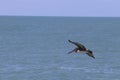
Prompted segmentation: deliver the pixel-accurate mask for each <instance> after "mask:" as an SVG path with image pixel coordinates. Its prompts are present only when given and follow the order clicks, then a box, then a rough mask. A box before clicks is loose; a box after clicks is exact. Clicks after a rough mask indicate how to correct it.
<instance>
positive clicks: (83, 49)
mask: <svg viewBox="0 0 120 80" xmlns="http://www.w3.org/2000/svg"><path fill="white" fill-rule="evenodd" d="M68 41H69V42H70V43H72V44H74V45H76V46H77V47H78V48H79V49H80V50H81V51H85V50H86V47H85V46H84V45H82V44H80V43H78V42H73V41H71V40H68Z"/></svg>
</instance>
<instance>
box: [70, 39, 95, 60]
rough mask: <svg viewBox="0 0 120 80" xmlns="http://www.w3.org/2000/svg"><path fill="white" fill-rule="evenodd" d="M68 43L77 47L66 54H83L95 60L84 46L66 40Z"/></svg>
mask: <svg viewBox="0 0 120 80" xmlns="http://www.w3.org/2000/svg"><path fill="white" fill-rule="evenodd" d="M68 41H69V42H70V43H72V44H74V45H76V46H77V48H75V49H74V50H72V51H70V52H68V54H70V53H72V52H75V53H78V52H85V53H86V54H87V55H88V56H90V57H92V58H94V59H95V57H94V55H93V52H92V51H91V50H89V49H87V48H86V47H85V46H84V45H82V44H80V43H78V42H73V41H71V40H68Z"/></svg>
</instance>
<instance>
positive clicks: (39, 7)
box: [0, 0, 120, 17]
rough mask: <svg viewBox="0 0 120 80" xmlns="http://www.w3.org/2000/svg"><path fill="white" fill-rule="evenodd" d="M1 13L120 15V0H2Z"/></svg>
mask: <svg viewBox="0 0 120 80" xmlns="http://www.w3.org/2000/svg"><path fill="white" fill-rule="evenodd" d="M0 15H15V16H16V15H18V16H80V17H94V16H95V17H120V0H0Z"/></svg>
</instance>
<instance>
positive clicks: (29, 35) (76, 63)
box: [0, 16, 120, 80]
mask: <svg viewBox="0 0 120 80" xmlns="http://www.w3.org/2000/svg"><path fill="white" fill-rule="evenodd" d="M68 39H70V40H73V41H77V42H81V43H82V44H84V45H85V46H86V47H87V48H89V49H91V50H92V51H93V52H94V56H95V57H96V59H92V58H91V57H88V56H87V55H84V54H74V53H73V54H67V52H69V51H70V50H72V49H74V48H75V46H74V45H72V44H70V43H69V42H68ZM119 44H120V18H109V17H108V18H105V17H103V18H102V17H101V18H99V17H98V18H97V17H93V18H92V17H17V16H11V17H9V16H1V17H0V80H120V49H119V48H120V45H119Z"/></svg>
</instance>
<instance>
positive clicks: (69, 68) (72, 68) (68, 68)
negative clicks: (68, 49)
mask: <svg viewBox="0 0 120 80" xmlns="http://www.w3.org/2000/svg"><path fill="white" fill-rule="evenodd" d="M60 69H66V70H82V68H79V67H60Z"/></svg>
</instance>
